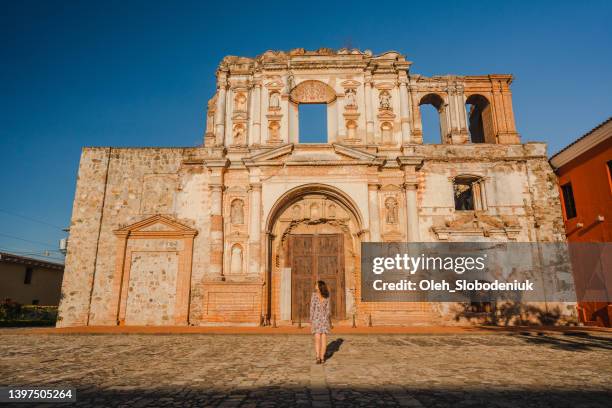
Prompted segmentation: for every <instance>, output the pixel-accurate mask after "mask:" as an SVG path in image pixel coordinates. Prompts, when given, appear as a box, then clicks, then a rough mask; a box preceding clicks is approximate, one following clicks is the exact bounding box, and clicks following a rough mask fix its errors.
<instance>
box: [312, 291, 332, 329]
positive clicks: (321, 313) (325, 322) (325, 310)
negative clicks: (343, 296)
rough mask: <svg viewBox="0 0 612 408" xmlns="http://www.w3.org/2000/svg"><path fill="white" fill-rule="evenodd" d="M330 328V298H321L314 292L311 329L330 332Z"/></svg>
mask: <svg viewBox="0 0 612 408" xmlns="http://www.w3.org/2000/svg"><path fill="white" fill-rule="evenodd" d="M329 329H330V327H329V298H328V297H327V298H323V299H321V298H320V297H319V295H318V294H316V293H313V294H312V296H311V297H310V331H311V332H312V333H325V334H328V333H329Z"/></svg>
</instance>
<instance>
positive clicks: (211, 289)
mask: <svg viewBox="0 0 612 408" xmlns="http://www.w3.org/2000/svg"><path fill="white" fill-rule="evenodd" d="M410 66H411V62H409V61H407V60H406V58H405V57H404V56H403V55H401V54H398V53H396V52H386V53H383V54H380V55H373V54H372V53H371V52H369V51H365V52H362V51H359V50H347V49H343V50H339V51H333V50H330V49H320V50H317V51H305V50H303V49H296V50H292V51H290V52H273V51H268V52H266V53H264V54H262V55H260V56H258V57H256V58H243V57H234V56H228V57H225V58H224V59H223V61H222V62H221V63H220V65H219V68H218V70H217V73H216V80H217V90H216V93H215V95H214V96H213V98H212V99H211V100H210V101H209V103H208V107H207V113H206V131H205V135H204V140H203V143H202V145H201V146H198V147H184V148H178V147H177V148H112V147H94V148H84V149H83V152H82V156H81V161H80V166H79V174H78V182H77V188H76V194H75V200H74V206H73V214H72V220H71V226H70V238H69V245H68V253H67V258H66V270H65V275H64V282H63V287H62V300H61V305H60V311H59V316H60V318H59V321H58V326H82V325H137V326H141V325H169V326H176V325H179V326H180V325H196V326H199V325H223V324H226V325H259V324H272V323H276V324H277V325H288V324H296V323H298V322H305V321H306V320H307V318H308V316H307V310H308V307H307V306H308V301H309V298H310V294H311V293H312V290H313V286H314V282H315V280H317V279H323V280H325V281H326V282H327V283H328V285H329V286H330V288H331V290H332V309H333V310H332V314H333V318H334V320H335V321H336V322H338V324H349V323H350V322H352V319H353V318H354V319H355V321H356V322H357V324H361V325H363V324H367V322H369V321H370V320H371V321H372V322H373V323H374V324H405V325H411V324H451V323H453V324H454V322H455V319H454V317H455V314H454V309H453V307H454V306H453V305H452V304H446V303H424V302H423V303H418V302H411V303H376V302H362V301H361V297H360V272H361V271H360V255H361V243H362V242H398V241H400V242H403V241H406V242H459V241H515V242H546V241H550V242H553V241H563V240H564V239H565V238H564V233H563V222H562V218H561V209H560V202H559V197H558V192H557V188H556V185H555V177H554V174H553V172H552V170H551V168H550V166H549V164H548V162H547V157H546V146H545V144H544V143H535V142H529V143H521V140H520V137H519V134H518V133H517V131H516V128H515V122H514V114H513V110H512V95H511V91H510V84H511V82H512V76H510V75H482V76H455V75H446V76H434V77H431V78H429V77H424V76H421V75H418V74H413V73H411V72H410ZM313 103H316V104H325V106H326V111H327V135H326V141H325V142H324V143H315V144H312V143H302V142H300V140H301V139H300V134H299V120H300V118H299V109H298V108H299V105H300V104H313ZM466 104H467V106H469V109H466ZM422 105H433V106H434V107H435V109H436V110H437V112H438V113H439V119H440V121H439V122H440V140H439V142H438V143H436V144H424V143H423V132H422V123H421V113H420V112H421V107H422Z"/></svg>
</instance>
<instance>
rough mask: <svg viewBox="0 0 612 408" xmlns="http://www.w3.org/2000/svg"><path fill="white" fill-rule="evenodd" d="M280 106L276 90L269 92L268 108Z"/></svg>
mask: <svg viewBox="0 0 612 408" xmlns="http://www.w3.org/2000/svg"><path fill="white" fill-rule="evenodd" d="M278 108H280V95H279V94H278V92H272V93H271V94H270V109H278Z"/></svg>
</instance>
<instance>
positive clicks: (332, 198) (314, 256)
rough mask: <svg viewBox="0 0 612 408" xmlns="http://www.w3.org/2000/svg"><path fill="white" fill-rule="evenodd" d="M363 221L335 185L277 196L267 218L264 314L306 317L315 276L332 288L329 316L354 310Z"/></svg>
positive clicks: (294, 320) (302, 188)
mask: <svg viewBox="0 0 612 408" xmlns="http://www.w3.org/2000/svg"><path fill="white" fill-rule="evenodd" d="M361 225H362V222H361V215H360V213H359V211H358V210H357V206H356V205H355V204H354V203H353V201H352V200H351V199H350V197H348V195H346V194H345V193H343V192H342V191H340V190H338V189H337V188H334V187H331V186H328V185H323V184H309V185H304V186H300V187H297V188H294V189H292V190H290V191H288V192H287V193H285V194H284V195H283V196H282V197H280V198H279V199H278V200H277V202H276V204H275V205H274V206H273V207H272V209H271V211H270V214H269V216H268V219H267V222H266V227H267V232H268V245H267V251H268V265H267V276H266V284H267V285H266V286H267V288H268V290H267V296H266V297H267V299H266V306H267V317H268V318H269V319H273V320H276V321H279V322H284V323H297V322H306V321H307V320H308V315H309V306H310V296H311V294H312V292H313V290H314V284H315V282H316V280H319V279H320V280H324V281H325V282H326V283H327V285H328V286H329V288H330V291H331V309H332V319H334V320H344V319H346V318H347V316H349V315H350V314H352V313H354V311H355V307H356V299H355V296H356V288H357V286H358V283H359V273H360V251H361V245H360V244H361V238H360V234H361V231H362V228H361Z"/></svg>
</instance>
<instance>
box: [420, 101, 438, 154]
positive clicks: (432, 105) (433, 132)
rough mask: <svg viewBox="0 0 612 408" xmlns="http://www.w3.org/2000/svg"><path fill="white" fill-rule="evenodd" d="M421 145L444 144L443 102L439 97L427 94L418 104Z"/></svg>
mask: <svg viewBox="0 0 612 408" xmlns="http://www.w3.org/2000/svg"><path fill="white" fill-rule="evenodd" d="M419 109H420V110H421V125H422V130H423V143H430V144H438V143H444V129H443V118H442V114H443V112H444V100H443V99H442V97H441V96H440V95H437V94H427V95H425V96H424V97H423V98H421V102H420V103H419Z"/></svg>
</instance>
